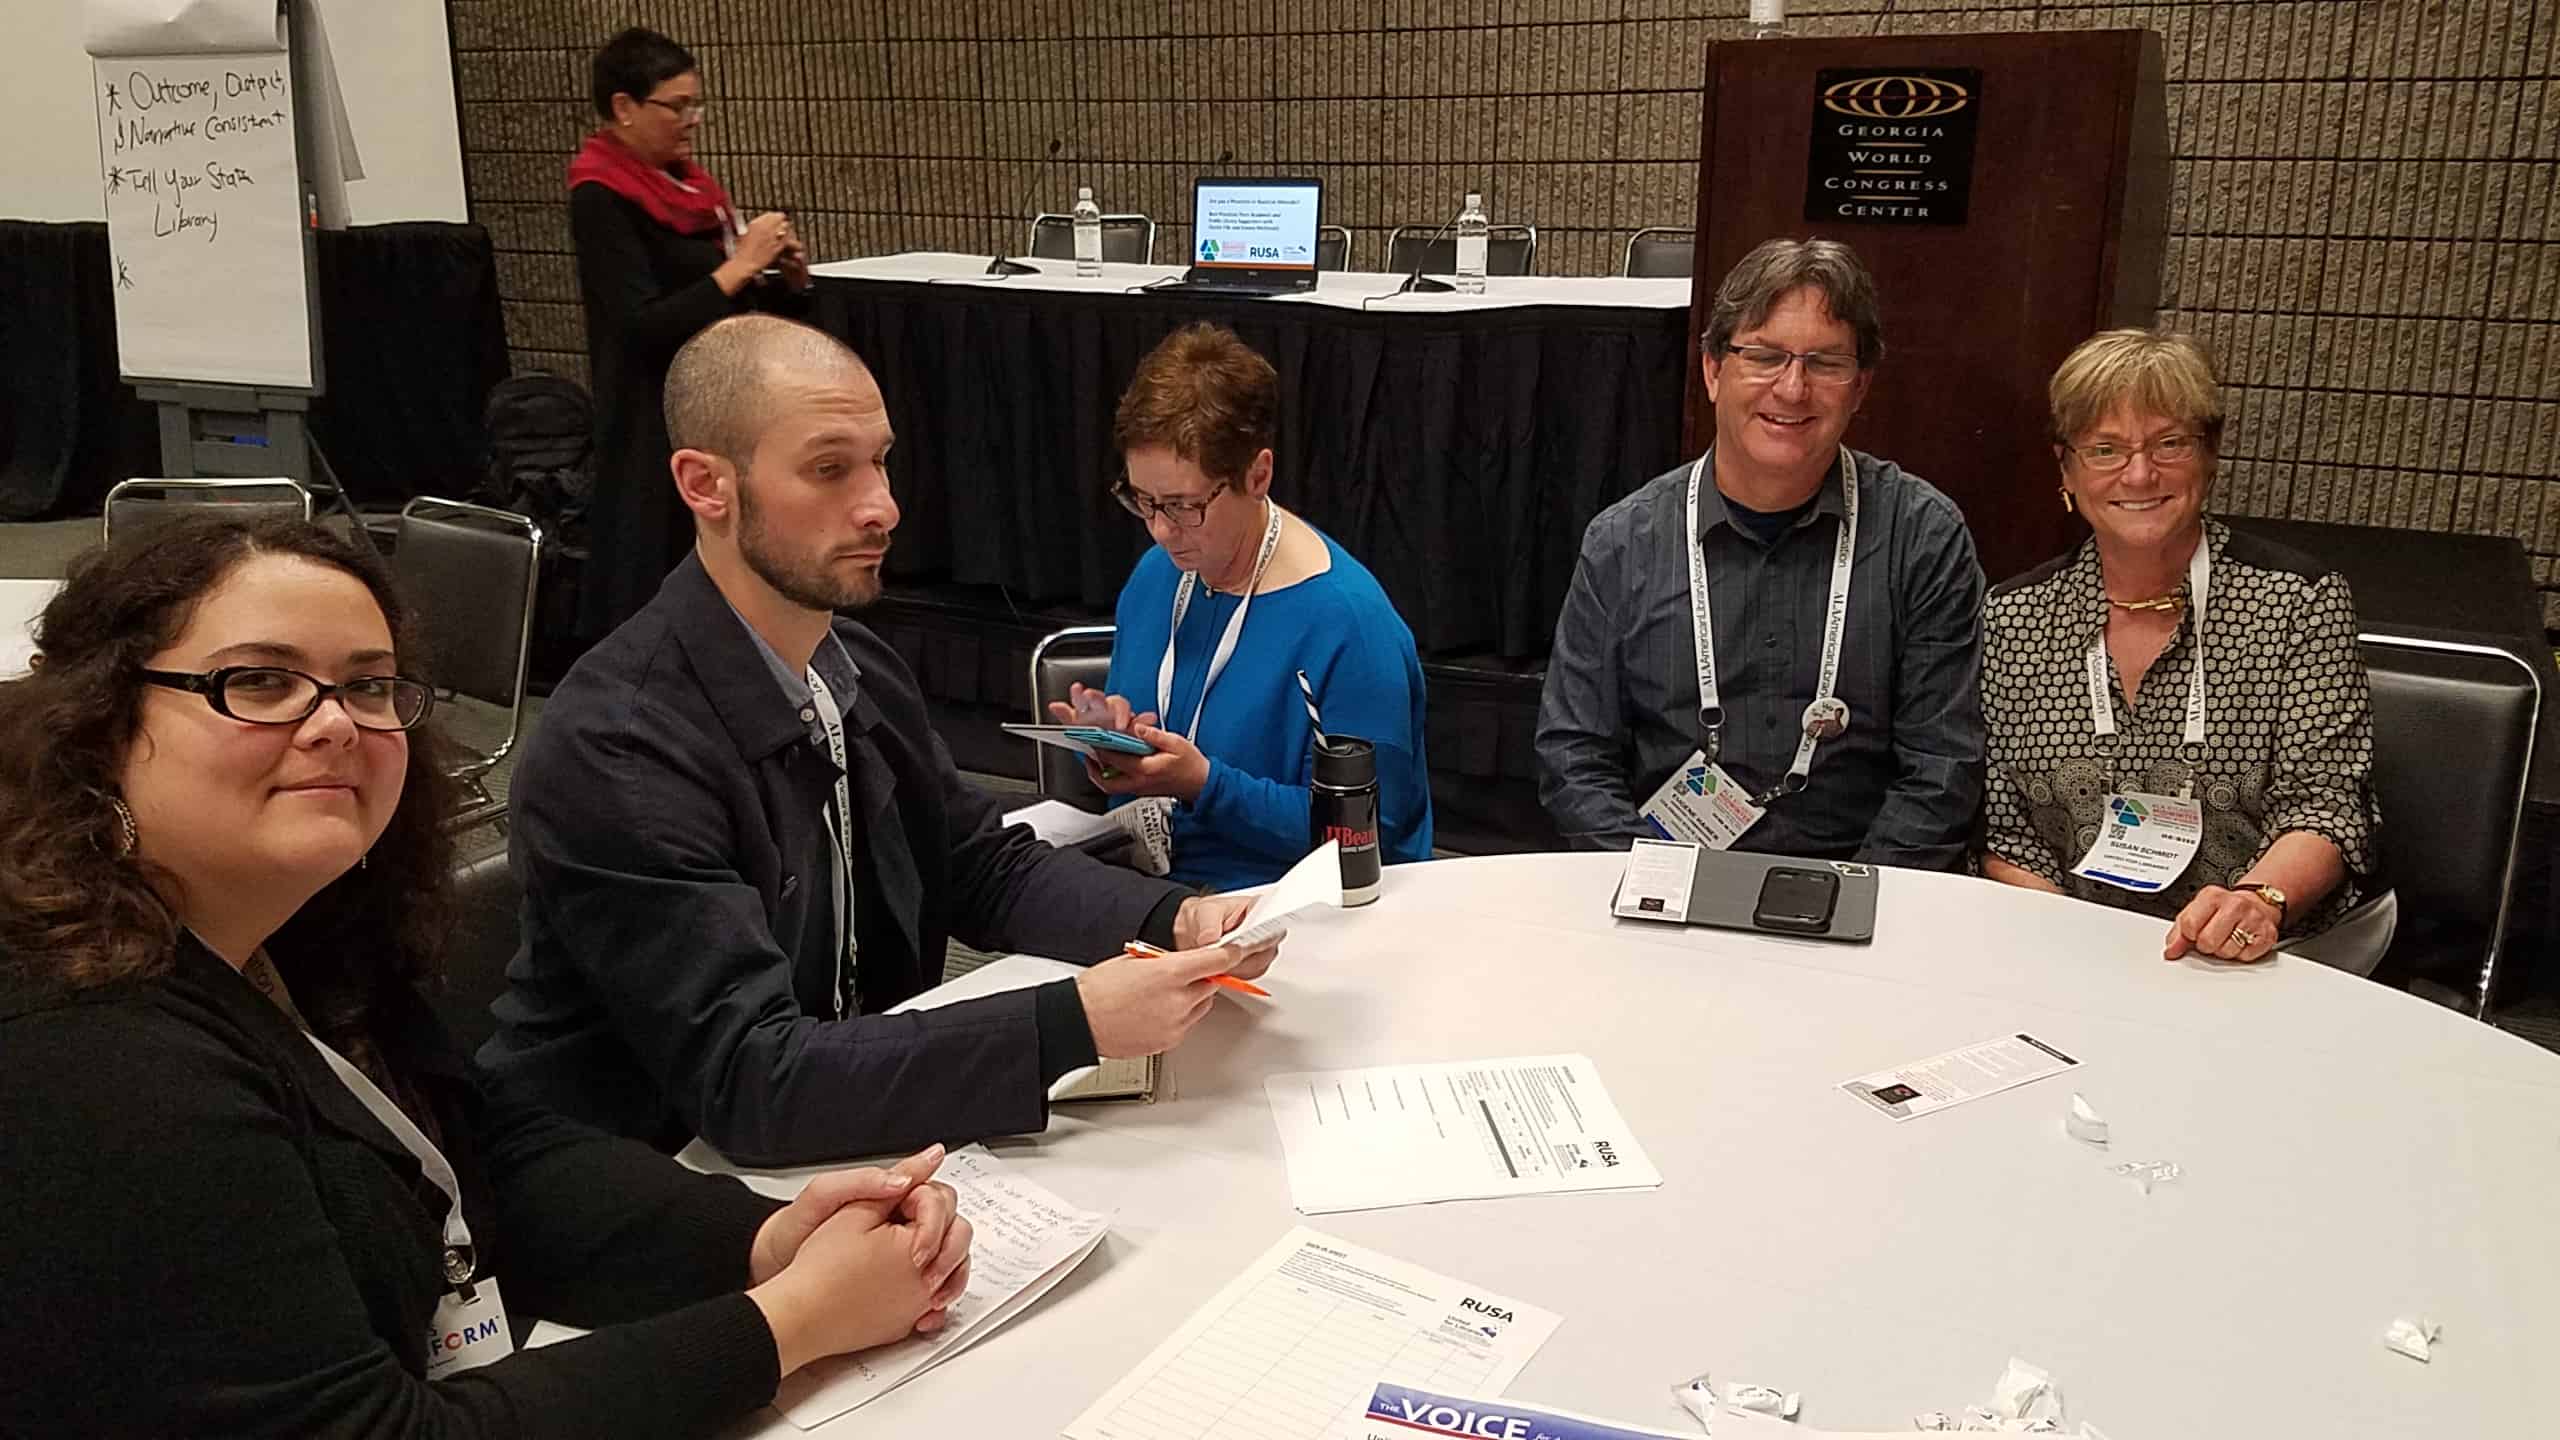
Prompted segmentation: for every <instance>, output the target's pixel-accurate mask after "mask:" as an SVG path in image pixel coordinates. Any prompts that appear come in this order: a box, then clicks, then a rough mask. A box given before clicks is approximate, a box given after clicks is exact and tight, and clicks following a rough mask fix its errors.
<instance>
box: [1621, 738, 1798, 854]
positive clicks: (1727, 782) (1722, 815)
mask: <svg viewBox="0 0 2560 1440" xmlns="http://www.w3.org/2000/svg"><path fill="white" fill-rule="evenodd" d="M1641 813H1642V814H1643V816H1644V819H1645V823H1646V824H1648V825H1651V826H1652V827H1653V829H1654V832H1655V833H1656V834H1658V835H1660V836H1661V837H1662V838H1663V839H1665V840H1682V841H1686V842H1688V843H1689V844H1692V845H1704V846H1706V847H1707V848H1708V849H1710V850H1730V849H1732V848H1733V842H1734V841H1736V840H1739V839H1741V838H1742V835H1743V832H1744V831H1746V830H1749V829H1750V828H1751V827H1752V826H1754V825H1757V824H1759V823H1760V817H1761V816H1763V815H1766V814H1768V813H1769V812H1768V811H1767V810H1765V809H1763V808H1761V807H1760V806H1758V805H1754V804H1752V803H1751V792H1750V791H1748V790H1745V789H1743V788H1742V786H1741V784H1740V783H1739V782H1737V781H1736V780H1735V779H1734V778H1733V777H1732V776H1730V775H1727V774H1726V773H1724V767H1723V766H1722V765H1718V764H1716V763H1715V762H1713V761H1711V760H1709V759H1708V758H1707V752H1705V751H1704V750H1692V751H1690V752H1689V758H1688V759H1686V760H1683V761H1681V762H1680V768H1679V769H1677V770H1674V771H1672V772H1671V778H1670V779H1668V780H1665V781H1663V782H1662V788H1661V789H1659V790H1656V791H1654V792H1653V798H1652V799H1650V800H1647V801H1646V802H1644V809H1643V811H1642V812H1641Z"/></svg>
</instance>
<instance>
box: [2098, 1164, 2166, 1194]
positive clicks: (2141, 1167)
mask: <svg viewBox="0 0 2560 1440" xmlns="http://www.w3.org/2000/svg"><path fill="white" fill-rule="evenodd" d="M2107 1173H2109V1174H2111V1175H2121V1176H2123V1177H2124V1178H2126V1179H2127V1180H2131V1181H2133V1182H2134V1183H2135V1184H2137V1185H2140V1186H2141V1187H2142V1193H2143V1194H2145V1195H2148V1194H2150V1193H2151V1187H2152V1186H2154V1185H2163V1184H2166V1183H2168V1182H2169V1181H2171V1180H2175V1179H2177V1178H2178V1177H2179V1176H2180V1175H2183V1174H2185V1173H2186V1172H2185V1171H2183V1170H2181V1169H2179V1168H2178V1162H2177V1161H2175V1160H2127V1161H2126V1162H2124V1163H2123V1164H2121V1165H2110V1166H2108V1167H2107Z"/></svg>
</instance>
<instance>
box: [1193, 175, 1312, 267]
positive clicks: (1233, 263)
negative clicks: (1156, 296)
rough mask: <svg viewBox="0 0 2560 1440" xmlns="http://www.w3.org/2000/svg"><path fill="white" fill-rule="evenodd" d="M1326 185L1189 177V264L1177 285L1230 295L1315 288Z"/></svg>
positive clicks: (1233, 178) (1287, 181) (1306, 181)
mask: <svg viewBox="0 0 2560 1440" xmlns="http://www.w3.org/2000/svg"><path fill="white" fill-rule="evenodd" d="M1323 221H1324V182H1322V181H1320V180H1292V179H1267V178H1237V177H1223V176H1203V177H1201V178H1200V179H1197V180H1194V181H1193V182H1191V268H1190V269H1189V270H1187V271H1185V272H1184V273H1183V276H1182V279H1181V280H1180V281H1179V282H1177V287H1175V288H1180V289H1184V290H1207V291H1212V292H1221V293H1225V294H1231V295H1284V294H1287V293H1289V292H1291V291H1296V290H1313V289H1314V288H1316V232H1317V229H1318V227H1319V226H1320V225H1322V223H1323Z"/></svg>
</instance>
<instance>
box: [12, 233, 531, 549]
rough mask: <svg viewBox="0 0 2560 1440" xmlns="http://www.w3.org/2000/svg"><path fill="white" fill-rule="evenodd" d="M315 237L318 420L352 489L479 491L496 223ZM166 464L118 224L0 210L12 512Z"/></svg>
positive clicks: (64, 502) (51, 508)
mask: <svg viewBox="0 0 2560 1440" xmlns="http://www.w3.org/2000/svg"><path fill="white" fill-rule="evenodd" d="M316 248H317V252H318V253H317V256H316V261H317V269H318V293H319V303H320V326H321V334H320V352H321V363H322V366H323V367H324V369H323V376H324V379H325V381H326V385H325V389H324V392H323V394H322V396H321V398H320V399H319V400H318V401H317V402H315V403H314V404H313V406H312V411H311V429H312V433H313V434H314V435H315V436H317V437H318V438H319V441H320V444H321V446H322V447H323V449H325V450H326V451H327V453H328V456H329V459H330V461H331V462H332V464H333V465H334V466H335V468H336V470H337V472H338V476H339V478H340V479H342V480H343V481H345V482H346V485H347V488H348V491H349V493H350V498H351V499H353V500H355V501H356V502H358V503H371V504H397V503H399V502H400V501H402V500H404V499H406V498H408V497H409V496H412V495H417V494H422V493H423V494H436V495H463V494H468V493H469V492H470V490H471V487H472V485H473V484H474V483H475V482H476V481H477V480H478V478H479V475H480V469H481V464H482V456H481V450H482V446H483V442H482V439H481V433H480V430H481V423H480V412H481V406H482V405H483V404H484V403H485V402H486V400H487V398H488V394H489V387H491V386H492V385H495V384H496V383H497V382H498V381H500V380H503V379H505V378H506V374H507V340H506V328H505V325H504V323H503V321H502V320H501V318H500V315H499V310H498V269H497V261H496V256H495V254H494V252H493V251H492V249H491V248H490V243H489V232H488V231H486V230H484V229H482V228H480V227H479V226H477V225H456V224H446V223H441V222H430V221H418V222H411V223H402V224H393V225H361V226H357V227H355V228H353V229H348V230H323V231H321V232H320V235H319V243H318V245H317V247H316ZM278 323H287V322H286V321H285V320H283V319H281V318H280V319H279V322H278ZM292 323H299V321H298V319H296V320H294V321H293V322H292ZM160 473H161V466H160V437H159V430H158V419H157V416H156V415H155V413H154V412H153V410H152V407H151V406H149V405H146V404H144V403H143V402H142V401H141V400H139V399H137V398H136V397H135V395H134V393H133V388H132V387H131V386H129V385H127V384H125V383H124V382H123V380H122V379H120V378H119V377H118V375H117V373H116V317H115V299H114V295H113V292H112V290H111V289H110V288H109V284H108V266H107V227H106V226H105V225H104V224H102V223H97V222H75V223H68V224H48V223H42V222H37V221H29V220H0V520H27V519H35V518H38V517H42V516H48V515H64V514H77V513H79V512H81V511H83V510H95V509H96V508H97V505H98V502H99V501H100V500H101V499H102V498H104V496H105V495H106V492H107V487H109V486H110V485H113V484H114V483H115V482H116V481H118V480H122V479H125V478H127V477H128V476H134V475H157V474H160Z"/></svg>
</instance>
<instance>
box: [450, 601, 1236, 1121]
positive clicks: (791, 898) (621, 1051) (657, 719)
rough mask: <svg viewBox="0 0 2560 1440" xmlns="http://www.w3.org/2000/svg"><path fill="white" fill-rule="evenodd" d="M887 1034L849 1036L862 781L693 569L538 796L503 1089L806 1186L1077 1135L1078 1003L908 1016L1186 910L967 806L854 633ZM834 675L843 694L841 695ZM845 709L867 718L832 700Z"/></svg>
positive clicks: (868, 930) (488, 1054) (547, 727)
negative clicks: (841, 915) (951, 961)
mask: <svg viewBox="0 0 2560 1440" xmlns="http://www.w3.org/2000/svg"><path fill="white" fill-rule="evenodd" d="M835 635H836V638H837V639H838V640H839V641H841V642H842V644H843V646H844V650H845V652H846V654H847V655H849V656H850V658H851V659H852V661H853V664H854V666H855V667H856V668H857V669H858V670H859V671H860V680H859V682H858V684H856V685H855V686H854V688H853V691H852V694H851V697H850V703H846V704H845V716H844V728H845V748H846V767H845V768H846V773H847V775H848V777H849V780H850V783H851V791H852V801H853V803H852V806H851V809H852V812H853V816H854V824H853V847H854V849H855V851H856V852H857V853H856V855H855V857H854V871H855V875H854V895H855V902H856V903H855V915H856V920H855V934H856V937H857V939H858V941H859V953H860V960H859V965H858V968H857V970H856V985H857V988H858V993H859V999H860V1013H859V1014H856V1015H850V1016H848V1017H847V1018H845V1019H841V1020H839V1019H836V1018H834V1015H835V1001H834V990H835V983H836V968H837V956H836V953H835V929H836V918H835V901H834V893H835V891H834V869H833V867H834V864H835V860H834V854H833V848H832V846H831V845H830V842H829V840H828V836H827V829H828V824H827V821H826V818H825V816H824V814H823V807H824V806H826V805H827V804H828V802H829V801H830V799H831V797H832V796H833V794H834V791H835V780H836V775H837V771H836V768H835V763H834V761H833V759H832V758H831V756H830V754H829V752H828V749H827V746H826V743H825V734H824V731H823V729H822V728H821V727H820V725H819V724H818V723H817V721H816V720H815V719H814V718H807V717H810V712H809V710H808V708H807V707H806V706H798V705H795V704H794V702H793V701H792V700H791V699H790V698H789V696H788V695H787V693H786V692H785V691H784V690H783V689H782V686H781V681H780V678H779V677H778V676H777V675H776V673H775V671H774V667H773V665H772V663H771V662H770V661H769V660H768V658H767V655H766V653H765V652H763V651H761V650H759V648H758V644H757V641H756V639H755V637H754V635H753V634H752V633H751V632H750V631H749V630H748V629H747V627H746V624H745V622H743V621H742V620H740V619H739V617H738V614H737V612H736V611H735V610H733V609H731V608H730V606H729V604H728V602H727V600H726V599H724V598H723V597H722V596H721V594H720V591H719V589H718V588H717V587H716V586H714V585H713V583H712V581H711V578H710V576H709V575H707V574H706V573H705V572H704V570H703V568H702V562H701V560H700V559H699V558H698V557H689V558H687V559H686V560H685V562H684V563H683V564H682V565H680V566H678V567H677V568H676V570H675V571H674V573H672V574H671V575H669V576H668V577H667V580H666V583H665V585H664V586H663V587H661V588H660V590H659V591H658V595H657V598H656V599H654V600H652V601H651V602H650V603H649V605H648V607H647V608H645V609H643V610H642V611H641V612H640V613H639V614H638V615H636V616H634V617H633V618H632V619H631V620H630V621H629V622H628V623H626V624H624V625H623V626H622V627H621V628H620V629H618V630H616V631H615V632H614V633H613V634H612V635H611V636H610V637H608V638H607V639H606V640H605V641H604V643H602V644H601V645H599V646H597V647H596V648H595V649H594V650H593V651H590V652H589V653H588V654H587V655H586V656H585V657H584V658H583V659H581V660H580V661H579V662H578V663H577V664H576V665H575V666H574V667H573V668H571V670H570V671H569V674H568V676H567V677H566V678H565V679H564V680H562V682H561V683H560V686H559V689H558V690H557V691H556V692H554V694H553V695H552V697H551V700H550V702H549V703H548V704H546V705H545V706H544V707H543V711H542V716H541V720H540V723H539V724H538V725H537V726H536V727H535V730H534V734H533V737H532V740H531V741H530V743H529V744H528V745H527V747H526V749H525V752H524V758H523V761H522V763H521V764H520V766H519V767H518V769H517V772H516V776H515V780H514V783H513V785H512V786H511V787H510V798H511V804H512V809H513V812H514V814H513V820H512V825H511V829H510V836H509V847H508V848H509V859H510V861H511V863H512V864H513V866H514V870H515V876H516V879H517V881H518V882H519V883H520V884H521V885H522V886H523V887H524V908H523V917H524V927H523V939H522V942H521V944H520V945H519V947H518V949H517V952H516V956H515V959H514V961H513V963H511V964H510V965H509V966H508V969H507V991H506V993H505V994H504V995H503V996H501V997H500V998H499V1000H498V1002H497V1003H496V1004H495V1005H494V1006H493V1007H491V1008H492V1010H493V1011H494V1013H495V1014H496V1016H497V1018H498V1031H497V1034H496V1035H495V1036H494V1037H493V1038H492V1039H491V1040H490V1041H489V1043H488V1044H487V1045H486V1046H485V1047H483V1049H482V1050H481V1052H480V1059H481V1061H482V1063H484V1064H486V1065H488V1066H489V1067H490V1068H491V1069H493V1070H495V1071H497V1072H498V1073H499V1074H501V1075H504V1076H506V1077H507V1078H508V1079H509V1080H510V1081H512V1082H513V1083H514V1085H515V1086H516V1087H517V1088H518V1089H520V1090H521V1091H523V1092H524V1093H526V1094H528V1095H529V1096H531V1097H532V1098H534V1099H537V1100H540V1101H542V1102H543V1103H545V1104H547V1105H549V1106H551V1107H552V1108H554V1109H557V1110H559V1111H561V1112H563V1113H565V1114H568V1115H570V1116H573V1117H575V1118H577V1119H580V1120H584V1121H586V1122H588V1123H589V1124H592V1125H597V1126H601V1127H603V1128H604V1129H607V1130H611V1131H614V1132H616V1133H618V1134H623V1135H630V1136H634V1137H637V1138H640V1139H644V1140H648V1141H651V1142H653V1143H655V1144H657V1145H659V1146H661V1147H662V1148H667V1149H673V1148H675V1147H677V1146H680V1145H682V1144H683V1143H684V1142H685V1141H686V1140H687V1139H688V1138H690V1137H691V1136H694V1135H700V1136H701V1137H703V1138H704V1139H706V1140H708V1141H710V1142H711V1144H712V1145H713V1146H715V1147H716V1148H718V1149H719V1150H720V1151H721V1153H722V1154H724V1155H726V1156H727V1157H728V1158H729V1159H731V1160H733V1161H735V1162H738V1163H740V1164H747V1165H767V1166H771V1165H793V1164H805V1163H810V1162H815V1161H822V1160H835V1159H841V1158H844V1157H847V1156H853V1155H871V1154H879V1153H883V1152H886V1151H892V1150H904V1149H909V1148H912V1147H917V1146H921V1145H925V1144H928V1143H931V1142H933V1141H937V1140H939V1141H945V1142H949V1143H953V1144H958V1143H962V1142H966V1141H970V1140H975V1139H979V1138H982V1137H985V1136H989V1135H1003V1134H1021V1133H1025V1132H1028V1131H1035V1130H1038V1129H1040V1128H1042V1127H1043V1126H1044V1125H1046V1124H1047V1123H1048V1113H1047V1088H1048V1084H1049V1082H1050V1081H1051V1080H1053V1079H1055V1078H1056V1077H1057V1076H1059V1075H1062V1074H1064V1073H1065V1072H1066V1071H1068V1070H1070V1069H1072V1068H1074V1067H1075V1066H1077V1065H1082V1064H1090V1063H1092V1061H1093V1058H1094V1050H1093V1037H1092V1033H1091V1031H1090V1030H1089V1029H1088V1028H1087V1027H1086V1024H1085V1018H1084V1009H1083V1006H1082V1004H1081V1003H1080V1002H1079V1000H1078V999H1077V995H1076V989H1075V986H1074V985H1073V984H1072V983H1069V982H1066V981H1059V982H1055V983H1052V984H1049V985H1044V986H1041V987H1039V988H1038V989H1036V990H1027V991H1017V992H1014V993H1011V994H1004V995H995V996H989V997H986V998H984V999H979V1000H972V1001H964V1002H962V1003H960V1004H957V1005H951V1006H947V1007H944V1008H942V1009H938V1010H933V1011H930V1012H925V1013H920V1014H907V1015H885V1014H881V1013H880V1012H881V1011H883V1010H886V1009H887V1008H889V1007H890V1006H892V1005H895V1004H897V1003H898V1002H899V1001H901V1000H904V999H906V998H907V997H908V996H911V995H913V994H915V993H916V992H918V991H920V990H923V989H926V988H928V987H930V986H932V985H935V984H938V983H940V981H941V979H942V965H943V946H944V943H945V940H946V938H947V937H948V936H951V935H954V934H956V935H958V936H959V938H960V939H962V940H963V941H965V942H967V943H968V944H970V945H972V946H975V947H977V948H980V949H989V950H1023V951H1030V952H1033V953H1037V954H1044V955H1053V956H1056V957H1058V958H1060V959H1064V960H1073V961H1078V962H1084V963H1090V962H1092V961H1094V960H1098V959H1102V958H1104V957H1106V956H1110V955H1115V954H1117V953H1119V950H1120V947H1121V945H1122V943H1123V942H1125V941H1127V940H1129V939H1131V938H1133V937H1143V938H1146V939H1149V940H1152V941H1154V942H1155V943H1157V944H1161V945H1169V944H1170V943H1171V942H1172V939H1173V935H1172V927H1173V913H1174V911H1175V910H1176V909H1177V908H1178V907H1179V905H1180V902H1181V899H1182V897H1183V895H1184V894H1186V893H1187V892H1185V891H1183V890H1181V889H1180V888H1178V887H1175V886H1172V885H1169V884H1167V883H1166V882H1164V881H1160V880H1152V879H1148V878H1146V877H1144V876H1141V875H1138V874H1135V873H1134V872H1131V871H1128V870H1122V869H1115V868H1113V867H1111V866H1107V865H1103V864H1100V863H1098V862H1096V861H1094V860H1091V859H1089V858H1088V857H1086V856H1084V855H1081V854H1077V853H1075V852H1073V851H1062V850H1057V849H1053V848H1052V847H1050V846H1049V845H1048V844H1046V843H1045V842H1043V841H1041V840H1039V839H1037V838H1035V837H1034V836H1033V835H1032V834H1031V832H1030V831H1029V830H1028V829H1026V828H1023V827H1020V826H1016V827H1012V828H1006V827H1005V825H1004V823H1003V819H1002V812H1001V810H1000V808H999V807H998V805H997V804H996V803H995V802H994V801H993V800H992V799H990V798H988V797H987V796H986V795H985V794H983V793H981V792H979V791H978V790H976V789H975V788H973V787H971V786H970V785H968V784H967V783H965V782H964V781H962V780H961V778H960V776H959V774H958V772H957V771H955V770H954V769H953V768H952V764H951V756H950V753H949V752H948V751H947V750H945V749H944V748H943V744H942V741H941V740H940V739H939V738H937V737H936V736H935V735H934V733H933V730H932V728H931V726H930V725H929V724H928V723H927V721H926V716H925V708H924V701H923V697H922V695H921V694H920V693H919V692H918V690H917V687H916V683H915V678H914V676H913V675H912V674H910V673H909V672H908V670H907V667H906V666H905V664H904V663H902V662H901V661H900V660H899V659H898V657H897V655H896V653H895V652H894V651H892V650H891V649H890V648H889V647H888V646H887V645H886V644H884V643H882V642H881V640H880V638H879V637H878V636H876V635H874V634H872V633H871V631H870V630H868V629H866V628H864V627H863V626H862V625H860V624H857V623H855V622H854V621H851V620H847V619H843V618H838V619H837V620H836V622H835ZM822 673H823V669H822ZM830 689H831V690H834V691H835V692H836V693H837V695H838V697H839V703H844V701H845V697H844V692H843V691H842V690H841V689H839V688H838V687H835V686H830Z"/></svg>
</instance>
